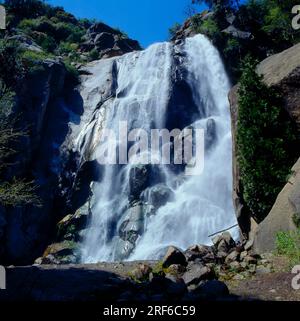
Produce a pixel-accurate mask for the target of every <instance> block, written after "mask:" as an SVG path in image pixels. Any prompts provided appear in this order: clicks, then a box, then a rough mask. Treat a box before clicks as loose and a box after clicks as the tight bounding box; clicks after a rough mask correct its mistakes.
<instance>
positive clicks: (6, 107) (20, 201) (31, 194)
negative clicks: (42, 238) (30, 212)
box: [0, 81, 41, 206]
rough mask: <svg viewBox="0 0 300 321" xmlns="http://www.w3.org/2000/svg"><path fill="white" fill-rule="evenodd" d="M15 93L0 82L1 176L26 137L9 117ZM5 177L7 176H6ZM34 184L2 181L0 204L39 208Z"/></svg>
mask: <svg viewBox="0 0 300 321" xmlns="http://www.w3.org/2000/svg"><path fill="white" fill-rule="evenodd" d="M14 98H15V93H14V92H12V91H11V90H10V89H8V88H7V87H6V86H5V85H4V84H3V82H1V81H0V176H2V175H1V174H3V172H4V171H5V170H7V169H8V168H9V167H10V166H11V163H10V162H9V160H10V157H11V156H13V155H14V154H16V153H17V151H16V150H14V148H13V146H14V143H16V142H17V141H18V140H19V139H20V138H21V137H23V136H24V135H26V133H24V132H23V131H19V130H16V129H15V128H14V122H13V121H12V119H11V117H9V116H10V115H9V114H10V112H11V110H12V108H13V105H14ZM4 176H5V175H4ZM35 191H36V186H35V185H34V184H33V182H28V181H26V180H24V179H17V178H13V179H11V180H7V179H3V178H2V179H1V180H0V204H1V205H4V206H19V205H25V204H35V205H37V206H39V205H40V204H41V203H40V199H39V197H38V196H37V195H36V193H35Z"/></svg>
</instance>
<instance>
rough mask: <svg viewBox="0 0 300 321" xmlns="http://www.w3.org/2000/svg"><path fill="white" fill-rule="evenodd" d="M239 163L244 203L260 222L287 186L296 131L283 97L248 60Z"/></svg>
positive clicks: (241, 95)
mask: <svg viewBox="0 0 300 321" xmlns="http://www.w3.org/2000/svg"><path fill="white" fill-rule="evenodd" d="M238 94H239V113H238V124H237V144H238V161H239V165H240V172H241V181H242V187H243V196H244V200H245V202H246V204H247V206H248V208H249V209H250V211H251V214H252V216H253V217H254V218H255V219H256V220H257V221H258V222H260V221H261V220H263V219H264V218H265V216H266V215H267V214H268V212H269V211H270V209H271V207H272V205H273V204H274V201H275V199H276V197H277V195H278V193H279V192H280V190H281V189H282V188H283V186H284V184H285V183H286V179H287V176H288V174H289V172H290V169H291V167H292V165H293V164H294V162H295V161H296V159H297V157H296V155H295V151H296V150H297V149H296V148H295V143H296V134H295V133H296V131H295V129H294V128H293V126H292V123H291V120H290V119H289V117H288V116H287V114H286V113H285V111H284V108H283V107H282V101H281V98H280V96H279V95H278V94H277V92H276V91H275V90H274V89H271V88H269V87H267V86H266V85H265V84H264V83H263V81H262V77H261V76H259V75H258V74H257V73H256V62H255V61H254V60H252V59H251V58H246V60H245V62H244V66H243V74H242V77H241V80H240V87H239V92H238Z"/></svg>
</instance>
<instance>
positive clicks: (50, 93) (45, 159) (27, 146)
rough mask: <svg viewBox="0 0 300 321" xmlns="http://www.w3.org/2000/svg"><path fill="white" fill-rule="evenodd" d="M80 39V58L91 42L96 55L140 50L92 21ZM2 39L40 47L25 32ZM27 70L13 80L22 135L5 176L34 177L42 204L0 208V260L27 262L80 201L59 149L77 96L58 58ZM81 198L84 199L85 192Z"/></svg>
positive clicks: (77, 107) (88, 171) (67, 158)
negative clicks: (16, 79) (24, 134)
mask: <svg viewBox="0 0 300 321" xmlns="http://www.w3.org/2000/svg"><path fill="white" fill-rule="evenodd" d="M103 37H104V38H105V37H110V38H111V39H113V41H112V42H109V43H107V42H105V41H104V40H103ZM94 38H95V39H96V38H97V39H96V40H95V39H94ZM85 39H86V41H85V43H84V45H83V46H82V48H81V49H80V50H81V51H82V55H83V56H82V57H83V58H85V55H87V54H88V53H87V52H86V46H88V47H89V48H90V47H93V48H91V49H94V50H95V51H96V52H97V54H98V56H99V57H109V56H118V55H123V54H124V53H127V52H130V51H133V50H140V49H141V48H140V46H139V44H138V42H137V41H134V40H131V39H129V38H127V37H125V36H124V35H123V34H122V33H121V32H118V31H116V30H115V29H112V28H110V27H109V26H107V25H105V24H103V23H98V24H94V25H92V26H91V27H90V28H89V29H88V30H87V33H86V36H85ZM8 40H10V41H15V42H16V43H17V44H18V45H19V46H20V48H23V49H25V50H28V51H29V52H32V53H33V54H35V53H38V54H41V55H42V54H43V50H42V48H41V47H39V46H38V45H37V44H36V43H35V42H34V41H33V40H32V39H31V38H30V37H28V36H25V35H23V34H21V35H19V34H17V35H12V34H9V36H8ZM73 65H75V64H73ZM76 66H78V64H76ZM33 69H34V70H33V71H32V72H30V73H28V74H26V75H25V78H23V79H21V81H19V83H18V84H17V89H16V103H15V106H14V109H13V114H15V115H18V117H17V126H19V127H20V128H21V129H23V130H24V131H25V132H26V136H25V137H24V138H22V140H21V141H20V143H19V146H18V150H19V151H20V152H19V153H18V154H17V155H16V156H15V159H14V160H13V163H14V164H15V165H14V166H12V167H10V169H9V170H8V171H7V172H6V173H5V175H6V176H7V177H14V176H20V177H27V178H28V179H30V180H34V181H35V183H36V185H38V190H37V193H38V196H39V197H40V199H41V201H42V205H41V206H40V207H34V206H29V205H28V206H24V207H16V208H12V207H7V208H4V207H1V209H0V241H1V246H0V260H1V262H3V263H5V264H6V263H8V264H30V263H32V262H33V261H34V259H36V258H37V257H38V256H40V255H41V254H42V253H43V252H44V250H45V248H46V247H47V245H48V244H49V242H50V240H53V239H54V238H55V235H56V224H57V222H58V221H60V220H61V219H62V218H63V217H64V216H65V215H66V214H67V213H75V211H76V210H77V209H78V208H80V207H81V205H84V203H82V200H81V198H80V197H78V195H76V193H75V196H72V197H73V199H71V198H72V197H71V196H70V195H71V194H72V191H71V190H72V188H71V186H70V185H69V184H72V183H74V180H73V178H72V177H69V176H68V175H69V173H70V172H72V169H73V167H74V164H76V161H77V157H78V155H76V154H73V153H69V152H66V153H65V151H64V150H63V148H62V145H63V143H64V142H65V140H66V137H67V135H68V133H69V124H76V123H78V122H79V121H80V116H81V115H82V113H83V102H82V97H81V96H80V94H79V91H78V89H77V88H76V87H75V85H76V83H74V80H73V78H70V73H69V71H68V70H67V69H66V66H65V63H64V62H63V59H62V57H55V58H48V59H42V60H40V61H39V62H36V63H35V66H34V67H33ZM92 170H93V168H92V167H91V166H89V164H86V165H85V166H83V168H81V169H80V170H79V172H78V175H77V176H76V177H77V178H78V180H79V179H80V181H81V182H83V181H84V178H83V177H82V176H81V174H82V172H83V171H84V173H85V178H87V179H88V175H90V176H93V173H92ZM75 185H76V184H75ZM66 186H68V188H66ZM76 186H77V185H76ZM81 194H82V195H83V194H84V191H82V192H81ZM72 195H73V194H72ZM82 198H83V199H85V200H86V196H82Z"/></svg>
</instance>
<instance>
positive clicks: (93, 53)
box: [89, 48, 100, 60]
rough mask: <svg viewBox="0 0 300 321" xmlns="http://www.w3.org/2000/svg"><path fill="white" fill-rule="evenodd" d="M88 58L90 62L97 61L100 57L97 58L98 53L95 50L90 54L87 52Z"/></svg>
mask: <svg viewBox="0 0 300 321" xmlns="http://www.w3.org/2000/svg"><path fill="white" fill-rule="evenodd" d="M89 58H90V60H98V59H99V58H100V57H99V52H98V50H97V49H95V48H94V49H92V50H91V51H90V52H89Z"/></svg>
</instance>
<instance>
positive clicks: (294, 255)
mask: <svg viewBox="0 0 300 321" xmlns="http://www.w3.org/2000/svg"><path fill="white" fill-rule="evenodd" d="M276 251H277V254H279V255H285V256H287V257H288V258H289V261H290V265H291V266H294V265H297V264H300V228H299V229H298V230H297V231H293V232H278V233H277V235H276Z"/></svg>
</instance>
